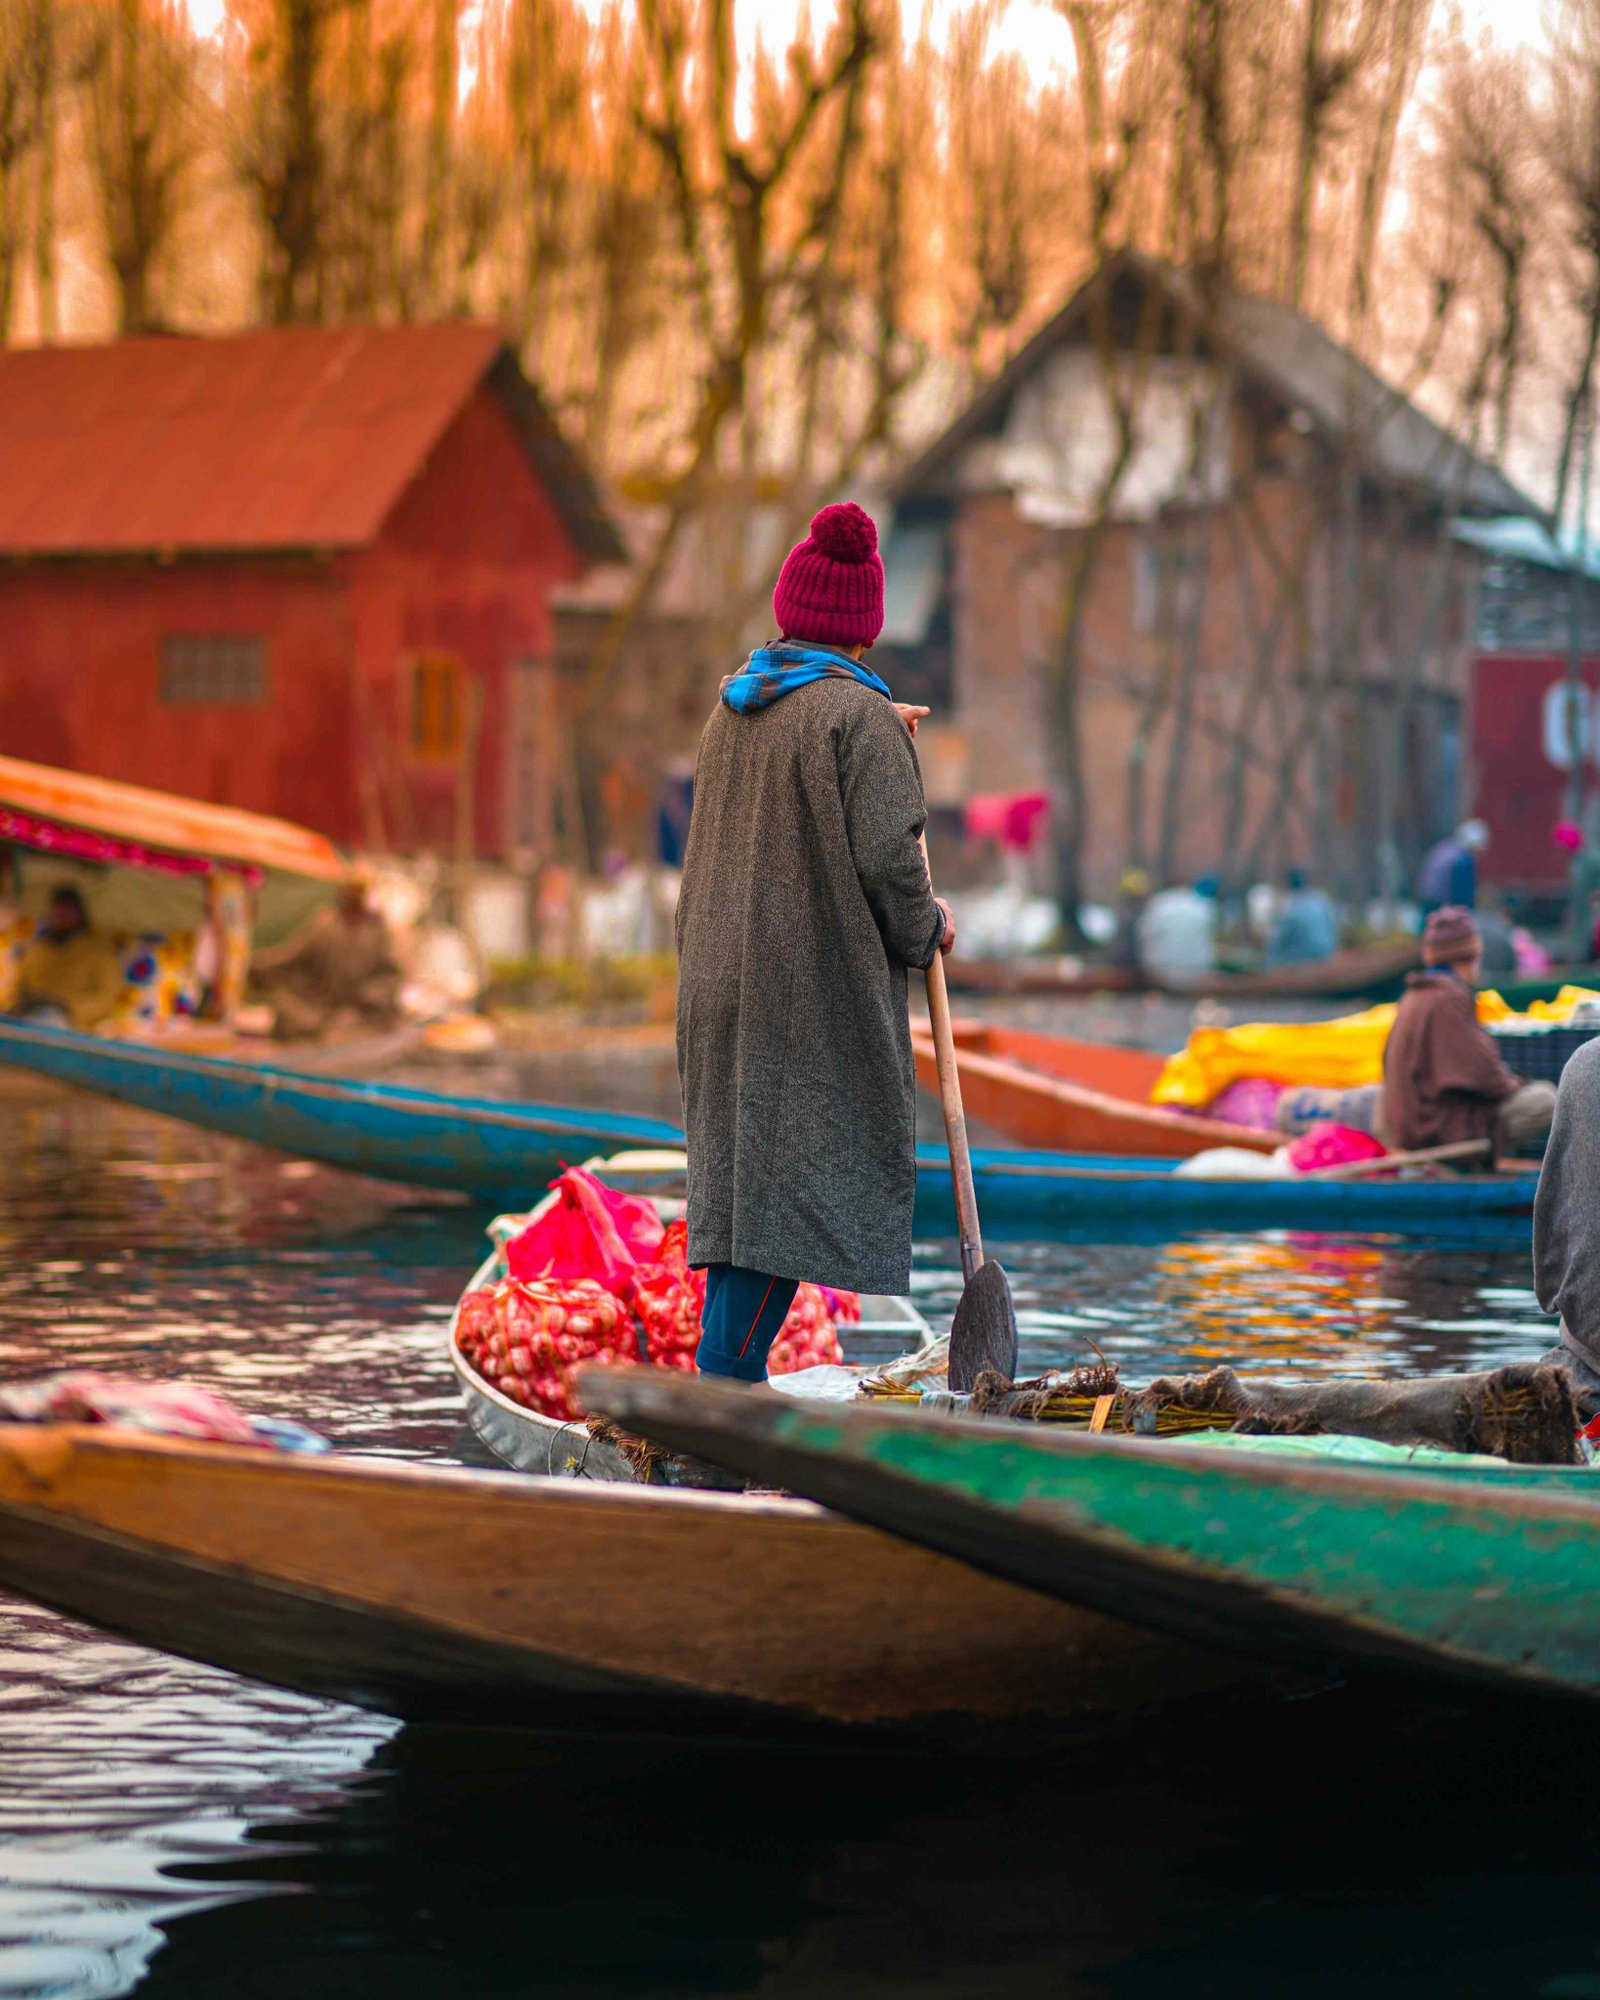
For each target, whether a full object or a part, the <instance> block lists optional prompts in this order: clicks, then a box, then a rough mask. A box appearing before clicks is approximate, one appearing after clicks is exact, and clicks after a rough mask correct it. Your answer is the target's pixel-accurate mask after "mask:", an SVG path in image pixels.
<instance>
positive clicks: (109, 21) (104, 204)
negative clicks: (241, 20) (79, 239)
mask: <svg viewBox="0 0 1600 2000" xmlns="http://www.w3.org/2000/svg"><path fill="white" fill-rule="evenodd" d="M86 68H87V90H86V95H87V110H88V138H89V157H90V161H91V164H92V166H93V170H94V180H95V185H96V189H97V192H98V196H99V203H100V214H101V219H102V224H103V227H104V230H105V243H106V256H107V260H108V261H109V263H110V265H111V271H112V276H113V277H114V279H115V280H116V287H117V325H118V330H119V331H120V332H122V333H144V332H147V331H149V330H150V329H151V328H152V327H155V326H158V325H160V324H161V322H162V314H161V311H160V308H159V301H158V297H157V279H158V273H159V270H160V266H161V263H162V259H163V258H164V256H165V255H166V253H167V250H168V248H169V245H170V242H171V238H172V233H173V228H174V225H175V223H176V221H177V219H178V216H179V213H180V210H181V207H182V203H183V200H184V196H185V192H186V182H187V180H188V177H189V175H190V171H191V169H192V167H193V165H194V162H195V158H196V154H197V152H198V150H199V146H200V143H201V134H200V130H199V126H198V122H197V118H196V111H195V106H194V102H193V95H192V93H193V88H194V44H193V39H192V35H191V32H190V29H189V26H188V21H187V18H186V16H185V15H184V14H183V12H182V10H181V8H178V7H175V6H173V5H172V4H170V0H115V4H114V5H112V6H111V7H109V8H108V9H107V11H106V12H105V13H104V14H103V15H101V16H99V17H98V18H97V19H96V20H95V22H94V31H93V40H92V43H91V45H90V48H89V51H88V56H87V65H86Z"/></svg>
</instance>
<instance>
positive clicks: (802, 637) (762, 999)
mask: <svg viewBox="0 0 1600 2000" xmlns="http://www.w3.org/2000/svg"><path fill="white" fill-rule="evenodd" d="M772 601H773V610H774V612H775V613H776V616H777V621H778V629H779V632H780V633H781V634H782V637H781V638H780V639H779V640H778V641H777V642H776V643H774V644H772V645H767V646H761V647H758V648H757V649H756V651H755V652H754V653H753V654H752V655H751V656H750V659H749V660H748V661H747V662H746V664H745V666H744V667H743V668H742V669H741V670H740V671H739V672H738V673H737V674H732V675H730V676H729V677H728V679H727V680H726V681H724V682H723V685H722V695H721V699H720V700H719V702H718V704H717V707H716V709H715V710H714V711H713V713H712V716H711V720H710V721H709V722H708V723H707V724H706V727H705V732H704V734H703V735H702V737H701V739H700V755H699V761H698V763H697V765H696V768H695V790H694V805H693V810H692V813H691V817H690V822H689V842H688V847H687V850H686V852H685V855H684V865H683V885H682V889H681V891H680V894H679V899H678V914H677V932H678V1072H679V1078H680V1081H681V1083H682V1086H683V1103H684V1118H685V1123H686V1126H687V1129H688V1139H689V1204H688V1209H689V1212H688V1224H689V1246H688V1249H689V1262H690V1263H691V1264H692V1265H693V1266H695V1267H696V1268H697V1269H700V1268H703V1269H704V1270H705V1272H706V1302H705V1310H704V1314H703V1330H702V1333H701V1339H700V1349H699V1355H698V1366H699V1368H700V1370H701V1372H702V1373H703V1374H709V1375H723V1376H729V1377H733V1378H734V1379H737V1380H743V1381H751V1382H757V1381H761V1380H762V1379H764V1377H765V1375H766V1364H767V1353H768V1350H769V1349H770V1347H771V1345H772V1342H773V1340H774V1338H775V1337H776V1335H777V1332H778V1329H779V1328H780V1327H781V1326H782V1324H783V1321H784V1318H785V1316H786V1315H787V1313H788V1310H789V1306H790V1303H791V1301H792V1300H793V1298H794V1294H795V1290H796V1288H797V1285H798V1284H799V1283H800V1282H801V1281H802V1280H810V1281H812V1282H814V1283H817V1284H822V1285H831V1286H835V1287H847V1288H849V1289H851V1290H855V1291H863V1292H904V1291H906V1290H907V1289H908V1288H909V1285H910V1276H911V1212H912V1204H913V1200H914V1197H915V1192H916V1153H915V1135H916V1076H915V1071H914V1070H913V1067H912V1059H911V1035H910V1028H909V1024H908V1021H907V1016H906V973H907V969H908V968H909V967H917V966H926V965H928V964H929V963H930V962H931V961H932V959H933V956H934V954H935V952H937V951H939V950H941V949H943V950H946V951H948V949H949V948H950V944H951V942H952V940H953V939H954V936H955V927H954V925H953V924H952V922H951V920H950V913H949V911H948V909H947V908H946V907H945V906H944V905H943V904H942V903H940V902H939V901H938V900H937V899H936V898H935V896H934V894H933V891H932V889H931V888H930V886H929V882H928V871H927V868H926V866H925V864H924V862H923V859H922V854H921V851H920V849H919V847H918V836H919V835H920V833H921V831H922V826H923V822H924V820H925V819H926V817H927V806H926V803H925V801H924V798H923V792H922V777H921V773H920V771H919V769H918V765H917V755H916V751H915V750H914V749H913V748H912V743H911V733H912V730H913V729H914V727H915V724H916V721H917V719H918V717H919V716H920V715H921V714H923V713H925V711H923V710H920V709H902V708H899V707H897V705H896V704H895V703H894V702H893V701H892V699H891V697H890V692H889V689H888V687H887V686H886V685H885V684H884V682H883V681H881V680H880V679H879V678H878V676H877V675H876V674H874V673H872V672H870V671H869V670H868V669H867V668H866V667H865V666H863V665H862V663H861V655H862V653H863V652H864V651H865V650H866V648H867V647H868V646H870V645H871V644H872V642H873V640H875V639H876V638H877V636H878V634H879V632H880V631H881V630H882V628H883V564H882V562H881V560H880V559H879V556H878V534H877V529H876V527H875V526H874V525H873V522H872V520H871V518H870V516H868V515H867V514H865V513H863V511H862V510H861V508H859V507H857V506H853V505H843V506H834V507H824V508H823V509H822V511H821V513H819V514H818V515H817V516H816V518H815V519H814V520H813V521H812V523H811V532H810V534H809V535H808V536H807V538H806V540H805V541H803V542H801V543H800V544H799V545H798V546H797V547H795V548H794V549H792V550H791V551H790V553H789V556H788V558H787V560H786V561H785V563H784V565H783V571H782V574H781V576H780V577H779V579H778V587H777V589H776V591H775V592H774V593H773V600H772Z"/></svg>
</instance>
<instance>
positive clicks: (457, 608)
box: [0, 324, 623, 857]
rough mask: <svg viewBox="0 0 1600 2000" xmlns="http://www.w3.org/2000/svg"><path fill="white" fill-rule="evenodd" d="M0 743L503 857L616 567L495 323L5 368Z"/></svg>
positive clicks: (178, 341)
mask: <svg viewBox="0 0 1600 2000" xmlns="http://www.w3.org/2000/svg"><path fill="white" fill-rule="evenodd" d="M0 462H3V463H4V465H5V468H6V477H5V480H4V482H3V484H0V750H3V751H4V752H5V753H6V754H8V755H12V756H17V757H24V758H31V759H34V760H36V761H38V762H41V763H47V764H54V765H64V766H67V767H69V768H71V769H73V770H78V771H85V772H90V773H93V774H95V775H98V776H102V777H107V778H120V779H128V780H133V781H135V782H138V783H141V784H147V785H154V786H156V787H158V788H160V789H164V790H170V791H174V792H179V793H183V794H186V795H188V796H192V797H198V798H203V799H208V800H212V801H215V802H217V803H219V804H226V805H234V806H244V807H248V808H251V809H254V810H256V811H260V812H267V813H275V814H278V815H281V816H282V817H284V818H287V819H290V820H293V821H296V822H298V823H300V824H303V825H307V826H311V827H315V828H316V829H317V830H318V831H319V832H322V833H325V834H327V835H329V836H331V837H332V838H333V839H335V840H339V841H343V842H347V843H350V844H352V845H360V846H365V847H367V848H370V849H384V850H388V851H391V852H398V853H414V852H417V851H420V850H424V849H433V850H440V849H442V850H446V851H453V852H458V853H459V852H462V851H463V850H466V851H471V852H474V853H476V854H478V855H482V856H491V857H493V856H503V855H506V854H508V853H511V852H514V851H515V850H516V849H517V848H518V846H519V845H520V844H521V843H522V839H523V834H522V831H521V829H522V826H523V824H524V823H525V821H526V820H527V818H528V815H529V812H530V809H531V807H530V801H531V800H533V799H535V798H536V797H537V795H538V794H539V793H540V791H541V790H542V789H543V790H548V787H549V783H550V779H549V772H548V769H547V768H546V767H547V765H548V762H549V760H550V758H551V757H552V756H560V755H562V754H564V744H559V745H558V744H554V743H553V742H552V741H551V740H550V732H549V731H548V730H547V729H546V727H545V721H546V716H547V708H548V703H547V700H546V687H547V683H548V681H549V679H550V677H551V675H552V674H553V673H554V670H555V669H554V647H555V641H554V631H553V620H552V610H551V597H552V594H553V592H554V591H555V590H556V589H557V588H558V587H559V586H561V585H563V584H566V583H571V582H574V581H576V580H577V579H579V578H581V577H582V576H583V574H584V573H585V571H586V570H587V569H588V568H589V567H590V566H591V565H592V564H597V563H603V562H610V561H614V560H616V559H618V558H620V557H621V555H622V553H623V551H622V548H621V545H620V543H619V542H618V540H617V536H616V533H615V531H614V529H613V528H612V526H611V524H610V522H609V520H608V519H607V517H606V515H605V513H604V512H603V510H602V508H601V505H600V502H599V499H598V496H597V494H596V491H595V488H594V485H593V483H592V482H591V480H590V478H589V476H588V474H587V472H586V471H585V469H584V468H583V466H582V465H581V463H580V462H579V461H578V459H577V458H576V456H575V455H574V454H573V452H572V451H571V450H570V449H569V448H568V447H567V445H566V444H565V443H564V441H563V440H562V438H561V436H560V434H559V433H558V431H557V430H556V427H555V425H554V423H553V422H552V421H551V419H550V417H549V415H548V414H547V412H546V411H545V409H544V407H543V405H542V403H541V402H540V400H539V398H538V396H537V394H536V393H535V391H534V389H533V388H532V386H531V385H530V384H529V383H528V381H527V380H526V378H525V377H524V376H523V374H522V372H521V370H520V368H519V366H518V364H517V361H516V358H515V356H514V355H513V354H512V352H511V350H510V349H509V348H508V347H507V346H506V344H505V341H504V337H503V336H502V335H501V334H500V333H499V332H498V331H497V330H496V329H495V328H492V327H487V326H476V325H468V324H454V325H442V326H424V327H390V328H377V327H296V328H280V329H272V330H269V331H263V332H254V333H246V334H240V335H237V336H230V337H226V338H220V339H201V338H179V337H167V336H162V337H157V338H147V339H134V340H120V341H113V342H109V343H107V344H104V345H101V346H85V347H55V348H35V349H9V350H4V351H0Z"/></svg>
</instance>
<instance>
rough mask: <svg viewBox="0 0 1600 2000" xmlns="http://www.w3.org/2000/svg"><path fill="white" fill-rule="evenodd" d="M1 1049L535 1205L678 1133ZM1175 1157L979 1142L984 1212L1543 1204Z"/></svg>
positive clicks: (265, 1067) (1267, 1215) (447, 1183)
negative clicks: (576, 1170)
mask: <svg viewBox="0 0 1600 2000" xmlns="http://www.w3.org/2000/svg"><path fill="white" fill-rule="evenodd" d="M0 1063H9V1064H12V1065H15V1066H18V1067H21V1068H24V1069H29V1070H33V1071H35V1072H37V1073H38V1074H40V1075H43V1076H49V1077H54V1078H56V1079H58V1080H59V1081H61V1082H63V1083H70V1084H76V1085H79V1086H80V1087H81V1088H83V1089H86V1090H92V1091H98V1092H99V1093H101V1094H102V1095H104V1096H107V1097H112V1098H116V1099H117V1100H119V1101H120V1102H122V1103H124V1104H135V1105H138V1106H140V1107H141V1108H142V1109H144V1110H147V1111H159V1112H162V1113H164V1114H165V1115H166V1116H168V1117H171V1118H182V1119H184V1120H186V1121H187V1122H188V1123H190V1124H192V1125H199V1126H202V1127H204V1128H205V1129H206V1130H207V1131H212V1132H223V1133H226V1134H228V1135H229V1136H230V1137H233V1138H237V1139H248V1140H251V1141H253V1142H255V1143H256V1144H258V1145H263V1146H272V1147H275V1148H277V1149H278V1150H279V1151H280V1152H284V1153H291V1154H294V1155H296V1156H298V1157H300V1158H303V1159H311V1160H320V1161H323V1162H324V1163H325V1164H327V1165H329V1166H335V1167H347V1168H350V1169H352V1170H353V1171H355V1172H358V1173H366V1174H374V1175H376V1176H377V1177H378V1178H379V1179H382V1180H393V1181H403V1182H405V1183H407V1184H409V1185H411V1186H416V1187H431V1188H443V1189H450V1190H453V1191H457V1192H460V1193H464V1194H467V1195H470V1196H472V1197H473V1198H474V1199H477V1200H481V1201H485V1202H493V1203H495V1204H497V1205H498V1206H500V1207H502V1208H511V1207H518V1206H520V1207H526V1206H527V1205H528V1203H529V1202H530V1201H531V1200H532V1199H533V1198H534V1197H535V1196H536V1195H537V1193H538V1191H539V1189H540V1188H541V1187H542V1186H543V1185H544V1183H545V1182H546V1181H548V1180H549V1179H550V1178H551V1176H552V1175H553V1174H555V1173H557V1172H558V1171H559V1170H560V1169H561V1167H562V1166H564V1165H570V1164H572V1163H573V1162H575V1161H580V1160H585V1159H588V1158H590V1157H591V1156H593V1155H595V1154H597V1153H614V1152H617V1151H619V1150H621V1149H625V1148H629V1147H644V1148H660V1147H663V1146H670V1147H678V1146H681V1145H682V1144H683V1135H682V1133H681V1132H680V1131H679V1130H678V1129H677V1127H676V1126H673V1125H669V1124H667V1123H665V1122H664V1121H663V1120H661V1119H656V1118H635V1117H623V1116H618V1115H615V1114H612V1113H609V1112H604V1111H587V1110H580V1109H574V1108H572V1107H570V1106H562V1105H549V1104H501V1103H495V1102H492V1101H490V1100H488V1099H484V1098H472V1097H449V1096H444V1095H442V1094H441V1093H439V1092H437V1091H431V1090H414V1089H408V1088H404V1087H402V1086H400V1085H397V1084H388V1083H370V1082H359V1081H355V1080H353V1079H350V1078H346V1077H336V1076H325V1075H312V1074H308V1073H306V1072H304V1071H297V1070H292V1069H281V1068H277V1067H274V1066H272V1065H269V1064H266V1063H256V1062H243V1061H234V1060H227V1059H224V1058H220V1057H215V1056H203V1055H193V1054H184V1053H180V1052H177V1051H174V1050H167V1049H162V1048H159V1047H152V1046H150V1045H148V1044H140V1043H131V1042H117V1041H107V1040H103V1039H101V1038H99V1037H97V1036H94V1035H79V1034H74V1033H73V1032H71V1031H70V1030H68V1029H63V1028H43V1027H36V1026H34V1025H33V1024H31V1023H24V1022H20V1021H5V1020H0ZM1177 1164H1178V1163H1177V1162H1176V1161H1172V1160H1138V1159H1134V1160H1125V1159H1117V1160H1107V1159H1105V1158H1104V1157H1101V1156H1097V1155H1094V1154H1083V1153H1053V1152H1024V1151H1010V1150H1006V1149H980V1150H979V1151H977V1152H976V1153H975V1154H974V1156H973V1167H974V1172H975V1173H976V1176H977V1183H978V1195H979V1200H980V1201H981V1203H982V1206H983V1215H984V1221H985V1225H986V1226H987V1227H988V1228H989V1229H990V1230H991V1231H992V1232H993V1233H994V1234H996V1235H1008V1236H1012V1237H1016V1236H1050V1235H1055V1234H1060V1233H1061V1232H1062V1231H1064V1230H1068V1231H1070V1230H1077V1229H1080V1228H1082V1227H1083V1226H1084V1225H1086V1224H1090V1223H1092V1224H1094V1225H1095V1226H1097V1227H1098V1226H1100V1225H1103V1224H1108V1223H1114V1224H1116V1225H1117V1226H1118V1228H1119V1229H1120V1228H1134V1229H1139V1230H1148V1231H1150V1232H1151V1233H1152V1234H1157V1235H1170V1234H1173V1233H1175V1232H1177V1231H1180V1230H1183V1229H1187V1228H1217V1229H1279V1228H1283V1229H1328V1230H1351V1231H1371V1230H1379V1231H1383V1230H1402V1231H1403V1230H1429V1231H1438V1230H1441V1229H1450V1230H1456V1231H1469V1232H1470V1231H1472V1230H1474V1229H1476V1228H1479V1227H1491V1228H1492V1227H1494V1226H1496V1225H1497V1224H1498V1225H1503V1224H1504V1222H1505V1220H1506V1218H1508V1217H1515V1216H1517V1215H1519V1214H1524V1213H1526V1212H1527V1211H1528V1210H1529V1209H1530V1208H1531V1207H1532V1205H1533V1191H1534V1188H1535V1186H1536V1185H1537V1181H1538V1175H1537V1172H1536V1171H1535V1170H1534V1169H1532V1168H1529V1169H1528V1170H1527V1171H1526V1172H1515V1173H1502V1174H1492V1175H1491V1174H1485V1175H1465V1174H1463V1175H1449V1176H1440V1177H1439V1178H1437V1179H1416V1180H1393V1181H1376V1180H1369V1181H1327V1180H1315V1179H1305V1180H1286V1181H1257V1180H1250V1181H1208V1180H1195V1179H1191V1178H1189V1177H1188V1176H1186V1175H1182V1174H1178V1173H1175V1171H1174V1169H1175V1167H1176V1166H1177ZM954 1219H955V1207H954V1200H953V1196H952V1193H951V1184H950V1167H949V1161H948V1159H947V1157H946V1155H945V1151H944V1148H943V1147H942V1146H925V1147H922V1148H919V1150H918V1155H917V1227H918V1229H919V1230H921V1231H923V1232H924V1233H928V1234H949V1233H951V1232H952V1231H953V1229H954V1226H955V1220H954Z"/></svg>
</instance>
